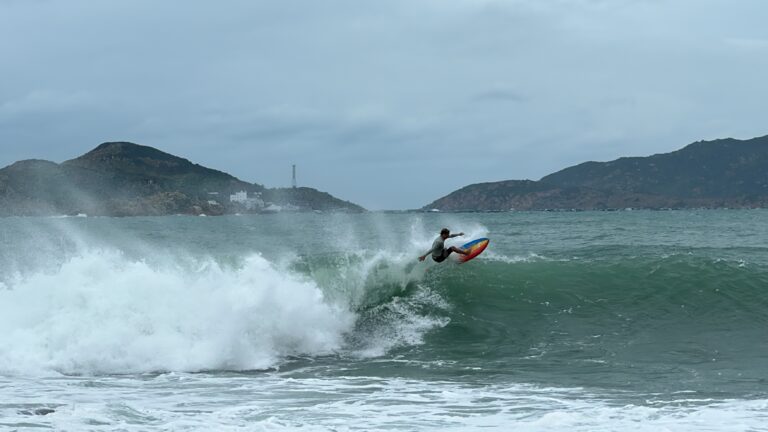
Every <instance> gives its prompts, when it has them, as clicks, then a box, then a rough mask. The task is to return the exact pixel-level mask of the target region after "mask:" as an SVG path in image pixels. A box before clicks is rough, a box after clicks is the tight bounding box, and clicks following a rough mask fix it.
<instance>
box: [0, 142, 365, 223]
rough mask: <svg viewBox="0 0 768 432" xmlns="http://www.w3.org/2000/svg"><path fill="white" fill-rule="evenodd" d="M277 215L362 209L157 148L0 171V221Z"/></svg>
mask: <svg viewBox="0 0 768 432" xmlns="http://www.w3.org/2000/svg"><path fill="white" fill-rule="evenodd" d="M277 211H323V212H326V211H341V212H363V211H365V209H364V208H362V207H360V206H359V205H357V204H353V203H351V202H348V201H343V200H340V199H338V198H335V197H333V196H332V195H330V194H328V193H325V192H320V191H318V190H316V189H312V188H308V187H295V188H267V187H264V186H263V185H260V184H258V183H247V182H244V181H242V180H240V179H237V178H235V177H233V176H231V175H229V174H227V173H224V172H221V171H217V170H214V169H210V168H206V167H204V166H201V165H198V164H194V163H192V162H190V161H188V160H187V159H183V158H181V157H178V156H174V155H171V154H168V153H165V152H162V151H160V150H158V149H155V148H152V147H148V146H143V145H138V144H133V143H128V142H109V143H104V144H101V145H99V146H98V147H96V148H95V149H93V150H91V151H90V152H88V153H86V154H84V155H82V156H80V157H78V158H75V159H72V160H68V161H66V162H63V163H60V164H57V163H54V162H49V161H45V160H24V161H19V162H16V163H14V164H12V165H9V166H7V167H5V168H3V169H0V216H46V215H77V214H87V215H104V216H146V215H169V214H189V215H201V214H205V215H223V214H233V213H257V212H277Z"/></svg>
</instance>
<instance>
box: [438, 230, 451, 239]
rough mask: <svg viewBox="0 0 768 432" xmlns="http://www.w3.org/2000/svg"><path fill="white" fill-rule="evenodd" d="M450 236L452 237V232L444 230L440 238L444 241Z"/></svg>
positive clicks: (441, 231)
mask: <svg viewBox="0 0 768 432" xmlns="http://www.w3.org/2000/svg"><path fill="white" fill-rule="evenodd" d="M450 235H451V230H449V229H448V228H443V229H441V230H440V237H442V238H443V239H447V238H448V236H450Z"/></svg>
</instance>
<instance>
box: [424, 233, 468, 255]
mask: <svg viewBox="0 0 768 432" xmlns="http://www.w3.org/2000/svg"><path fill="white" fill-rule="evenodd" d="M463 235H464V233H458V234H451V231H449V230H448V228H443V229H442V230H440V236H439V237H438V238H436V239H435V241H434V242H432V249H430V250H429V251H427V253H425V254H424V255H422V256H420V257H419V261H424V259H426V258H427V255H429V254H432V259H433V260H435V262H443V261H445V259H446V258H448V255H450V254H451V253H452V252H456V253H457V254H462V255H468V254H469V252H467V251H465V250H463V249H459V248H457V247H456V246H451V247H449V248H446V247H445V241H446V240H448V239H449V238H454V237H459V236H463Z"/></svg>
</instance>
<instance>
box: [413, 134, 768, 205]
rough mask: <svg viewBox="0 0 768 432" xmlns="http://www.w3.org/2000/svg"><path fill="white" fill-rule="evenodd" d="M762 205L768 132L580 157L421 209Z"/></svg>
mask: <svg viewBox="0 0 768 432" xmlns="http://www.w3.org/2000/svg"><path fill="white" fill-rule="evenodd" d="M627 207H630V208H651V209H658V208H701V207H706V208H720V207H734V208H741V207H768V136H764V137H759V138H753V139H750V140H744V141H742V140H736V139H731V138H729V139H721V140H715V141H699V142H695V143H693V144H690V145H688V146H686V147H684V148H682V149H680V150H677V151H674V152H671V153H664V154H656V155H652V156H648V157H625V158H620V159H616V160H614V161H610V162H585V163H582V164H579V165H576V166H572V167H569V168H566V169H563V170H561V171H558V172H556V173H553V174H550V175H547V176H545V177H543V178H542V179H541V180H539V181H531V180H523V181H515V180H508V181H500V182H492V183H480V184H474V185H470V186H467V187H464V188H462V189H459V190H457V191H455V192H452V193H450V194H448V195H447V196H445V197H442V198H440V199H438V200H436V201H434V202H432V203H430V204H428V205H426V206H425V207H424V209H433V208H434V209H438V210H448V211H460V210H481V211H505V210H510V209H517V210H544V209H556V210H570V209H575V210H595V209H623V208H627Z"/></svg>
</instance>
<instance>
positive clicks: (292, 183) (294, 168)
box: [291, 164, 296, 189]
mask: <svg viewBox="0 0 768 432" xmlns="http://www.w3.org/2000/svg"><path fill="white" fill-rule="evenodd" d="M291 185H292V186H293V188H294V189H296V165H295V164H294V165H293V181H292V182H291Z"/></svg>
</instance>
